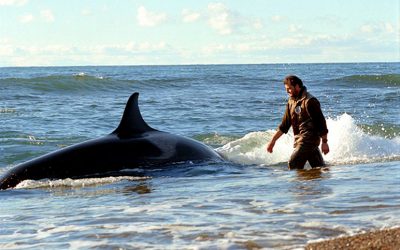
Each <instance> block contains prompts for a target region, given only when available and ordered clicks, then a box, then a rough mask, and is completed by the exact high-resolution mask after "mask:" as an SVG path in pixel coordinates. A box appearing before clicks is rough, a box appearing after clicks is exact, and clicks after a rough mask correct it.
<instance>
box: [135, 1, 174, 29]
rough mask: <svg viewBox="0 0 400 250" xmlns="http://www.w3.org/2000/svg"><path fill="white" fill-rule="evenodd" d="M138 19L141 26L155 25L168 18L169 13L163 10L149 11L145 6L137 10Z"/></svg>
mask: <svg viewBox="0 0 400 250" xmlns="http://www.w3.org/2000/svg"><path fill="white" fill-rule="evenodd" d="M136 18H137V21H138V23H139V25H140V26H144V27H154V26H156V25H158V24H160V23H161V22H163V21H165V20H166V19H167V15H166V14H165V13H162V12H151V11H148V10H147V9H146V8H145V7H144V6H140V7H139V8H138V10H137V16H136Z"/></svg>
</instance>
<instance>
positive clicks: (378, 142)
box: [217, 114, 400, 165]
mask: <svg viewBox="0 0 400 250" xmlns="http://www.w3.org/2000/svg"><path fill="white" fill-rule="evenodd" d="M327 125H328V129H329V134H328V139H329V147H330V152H329V154H327V155H325V156H324V159H325V160H326V162H327V164H328V165H346V164H357V163H369V162H382V161H393V160H400V136H399V134H398V133H395V134H392V135H386V136H382V135H376V134H371V133H369V131H366V130H364V129H362V128H361V127H360V126H358V125H357V124H356V122H355V120H354V119H353V118H352V117H351V116H350V115H348V114H343V115H341V116H339V117H337V118H336V119H327ZM383 129H384V128H383ZM274 133H275V131H273V130H268V131H263V132H252V133H249V134H246V135H245V136H244V137H242V138H239V139H237V140H233V141H231V142H229V143H227V144H225V145H223V146H222V147H219V148H218V149H217V151H218V152H219V153H220V154H222V155H223V156H224V157H225V158H226V159H228V160H231V161H233V162H236V163H239V164H245V165H248V164H256V165H275V164H279V163H283V162H287V161H288V159H289V157H290V155H291V153H292V150H293V132H292V131H290V132H289V133H288V134H287V135H283V136H282V137H281V138H280V139H279V140H278V141H277V142H276V144H275V147H274V152H273V153H272V154H270V153H267V152H266V146H267V144H268V142H269V141H270V139H271V138H272V136H273V134H274Z"/></svg>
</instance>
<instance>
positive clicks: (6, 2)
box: [0, 0, 28, 6]
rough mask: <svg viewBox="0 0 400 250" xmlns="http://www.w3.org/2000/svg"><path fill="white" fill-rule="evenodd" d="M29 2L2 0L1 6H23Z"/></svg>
mask: <svg viewBox="0 0 400 250" xmlns="http://www.w3.org/2000/svg"><path fill="white" fill-rule="evenodd" d="M26 3H28V0H0V6H22V5H25V4H26Z"/></svg>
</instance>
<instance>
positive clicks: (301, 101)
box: [279, 87, 328, 147]
mask: <svg viewBox="0 0 400 250" xmlns="http://www.w3.org/2000/svg"><path fill="white" fill-rule="evenodd" d="M291 126H292V128H293V134H294V146H295V147H296V146H297V145H301V144H307V145H311V146H319V144H320V137H321V136H323V135H326V134H327V133H328V128H327V127H326V121H325V117H324V115H323V114H322V111H321V106H320V103H319V101H318V100H317V98H315V97H314V96H312V95H311V94H310V93H308V92H307V88H306V87H303V89H302V90H301V92H300V94H299V97H298V98H289V100H288V103H287V105H286V111H285V114H284V115H283V118H282V123H281V125H279V130H280V131H282V132H283V133H285V134H286V133H287V132H288V131H289V128H290V127H291Z"/></svg>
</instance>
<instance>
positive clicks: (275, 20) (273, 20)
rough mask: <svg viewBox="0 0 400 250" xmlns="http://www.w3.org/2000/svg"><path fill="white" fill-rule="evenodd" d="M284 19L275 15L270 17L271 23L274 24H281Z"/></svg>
mask: <svg viewBox="0 0 400 250" xmlns="http://www.w3.org/2000/svg"><path fill="white" fill-rule="evenodd" d="M285 19H286V18H285V17H283V16H280V15H275V16H272V17H271V21H272V22H274V23H279V22H282V21H284V20H285Z"/></svg>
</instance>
